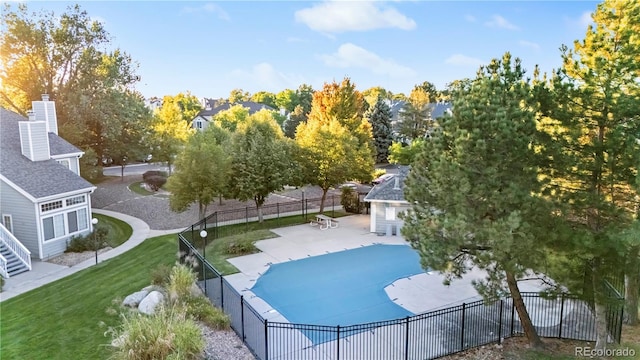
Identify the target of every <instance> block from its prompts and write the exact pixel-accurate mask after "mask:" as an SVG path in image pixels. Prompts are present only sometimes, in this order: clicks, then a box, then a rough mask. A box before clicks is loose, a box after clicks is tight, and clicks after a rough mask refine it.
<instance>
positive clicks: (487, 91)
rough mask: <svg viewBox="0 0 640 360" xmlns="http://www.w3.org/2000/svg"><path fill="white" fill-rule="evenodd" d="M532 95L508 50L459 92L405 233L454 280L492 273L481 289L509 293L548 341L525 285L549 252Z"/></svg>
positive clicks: (420, 166)
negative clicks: (522, 291)
mask: <svg viewBox="0 0 640 360" xmlns="http://www.w3.org/2000/svg"><path fill="white" fill-rule="evenodd" d="M530 96H531V91H530V86H529V84H528V83H527V82H526V81H525V80H524V70H523V69H522V67H521V63H520V61H519V60H518V59H516V60H515V61H513V62H512V59H511V56H510V55H509V54H508V53H507V54H505V55H504V57H503V58H502V60H493V61H492V62H491V64H490V65H488V66H487V67H486V68H484V69H481V71H480V72H479V73H478V77H477V78H476V79H475V80H474V81H473V83H472V85H471V86H470V88H469V89H468V91H467V92H465V93H461V94H457V97H456V101H455V102H454V107H453V109H454V110H453V116H452V117H445V118H444V119H443V120H442V124H441V128H439V129H438V130H437V131H435V132H434V135H433V137H432V138H431V139H430V140H429V141H425V143H424V147H423V151H422V152H421V153H420V155H419V156H418V159H417V160H416V162H415V163H414V164H413V166H412V169H411V171H410V173H409V176H408V178H407V180H406V188H405V197H406V199H407V201H409V203H410V204H412V208H411V209H410V210H409V211H408V212H407V213H406V214H403V217H404V220H405V225H404V226H403V228H402V234H403V235H404V236H405V237H406V238H407V240H409V241H410V243H411V244H412V246H413V247H414V248H415V249H417V250H418V251H419V253H420V256H421V259H422V264H423V265H424V266H425V267H428V268H431V269H434V270H438V271H441V272H443V273H444V274H445V276H446V279H447V281H450V280H451V279H454V278H457V277H461V276H462V275H463V274H465V273H466V272H467V271H469V270H470V269H472V268H473V267H478V268H480V269H483V270H485V271H486V272H487V277H486V279H485V280H484V281H479V282H476V283H474V285H475V287H476V289H477V290H478V291H479V292H480V293H481V294H482V295H483V296H484V297H485V298H486V299H495V298H496V297H498V296H501V295H504V294H507V293H509V294H511V296H512V298H513V300H514V305H515V308H516V310H517V313H518V316H519V318H520V322H521V323H522V327H523V329H524V332H525V335H526V336H527V338H528V340H529V343H530V344H531V345H533V346H540V345H541V344H542V343H541V341H540V338H539V336H538V334H537V332H536V329H535V328H534V327H533V324H532V322H531V319H530V317H529V313H528V311H527V309H526V306H525V304H524V301H523V299H522V297H521V295H520V290H519V287H518V283H517V280H518V278H519V277H521V276H523V275H525V274H526V273H527V270H528V269H536V268H537V267H538V266H539V265H540V262H542V260H543V259H544V258H545V252H544V247H543V246H541V241H540V240H541V239H543V238H544V237H542V236H541V235H546V234H544V231H540V230H539V229H540V227H539V225H540V224H541V223H544V221H543V219H544V216H545V211H544V206H543V201H541V200H540V199H539V198H538V197H536V196H534V195H533V194H537V193H539V192H540V184H539V182H538V179H537V167H536V164H535V162H534V161H533V160H534V159H536V154H535V152H534V150H533V149H534V146H533V145H535V144H534V143H532V141H533V140H532V139H535V138H536V136H535V135H536V123H535V120H536V118H535V113H534V112H533V111H532V110H531V109H530V108H529V107H528V106H527V103H528V99H529V97H530Z"/></svg>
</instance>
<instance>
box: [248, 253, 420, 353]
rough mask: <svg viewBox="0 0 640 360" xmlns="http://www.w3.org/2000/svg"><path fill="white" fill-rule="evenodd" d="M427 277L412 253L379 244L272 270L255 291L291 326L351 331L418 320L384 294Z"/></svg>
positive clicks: (267, 272)
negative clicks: (413, 279) (389, 288)
mask: <svg viewBox="0 0 640 360" xmlns="http://www.w3.org/2000/svg"><path fill="white" fill-rule="evenodd" d="M423 272H424V269H422V267H421V265H420V257H419V256H418V254H417V253H416V252H415V251H414V250H413V249H412V248H411V247H409V246H406V245H382V244H377V245H371V246H365V247H360V248H356V249H352V250H345V251H340V252H335V253H330V254H326V255H320V256H314V257H309V258H305V259H301V260H294V261H289V262H286V263H280V264H274V265H271V267H270V268H269V270H267V271H266V272H265V273H264V274H263V275H262V276H260V277H259V278H258V280H257V281H256V284H255V285H254V286H253V287H252V288H251V291H252V292H253V293H254V294H255V295H256V296H258V297H260V298H262V299H263V300H264V301H266V302H267V303H268V304H269V305H270V306H271V307H273V308H274V309H275V310H277V311H278V312H279V313H280V314H282V316H284V317H285V318H286V319H287V320H288V321H289V322H291V323H297V324H311V325H330V326H337V325H340V326H349V325H356V324H362V323H369V322H375V321H383V320H392V319H398V318H403V317H406V316H412V315H414V314H413V313H412V312H410V311H408V310H407V309H405V308H403V307H401V306H399V305H397V304H396V303H394V302H393V301H392V299H389V297H388V296H387V294H386V292H385V291H384V289H385V287H386V286H388V285H390V284H391V283H393V282H394V281H396V280H398V279H401V278H405V277H409V276H412V275H416V274H420V273H423ZM311 340H312V341H313V342H314V343H318V342H322V341H323V339H311Z"/></svg>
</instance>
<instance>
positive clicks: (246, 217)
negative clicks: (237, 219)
mask: <svg viewBox="0 0 640 360" xmlns="http://www.w3.org/2000/svg"><path fill="white" fill-rule="evenodd" d="M244 228H245V231H247V230H249V207H248V206H246V207H245V208H244Z"/></svg>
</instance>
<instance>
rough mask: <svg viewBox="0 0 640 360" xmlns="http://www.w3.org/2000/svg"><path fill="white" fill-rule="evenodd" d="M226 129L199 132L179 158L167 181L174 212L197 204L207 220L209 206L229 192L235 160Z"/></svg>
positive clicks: (215, 128)
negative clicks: (228, 182) (227, 141)
mask: <svg viewBox="0 0 640 360" xmlns="http://www.w3.org/2000/svg"><path fill="white" fill-rule="evenodd" d="M225 132H226V130H224V129H221V128H220V127H218V126H216V125H211V126H209V127H208V128H207V129H206V130H205V131H198V132H197V133H196V134H194V135H193V136H192V137H191V138H190V139H189V141H188V143H187V145H186V146H185V148H184V151H182V152H181V153H180V155H179V156H178V157H177V159H176V162H175V172H174V173H173V174H172V175H171V176H169V179H168V181H167V189H168V190H169V192H170V193H171V195H170V197H169V206H170V207H171V209H172V210H173V211H177V212H183V211H185V210H187V209H188V208H189V207H190V206H191V205H192V204H194V203H197V204H198V217H199V218H200V219H204V217H205V216H206V213H207V206H208V205H209V204H210V203H211V202H212V201H213V200H214V199H215V198H216V197H217V196H221V195H223V194H224V192H225V191H226V189H227V187H226V186H227V181H228V180H229V179H230V178H229V171H230V169H231V167H230V164H231V162H230V156H229V154H228V151H227V148H226V147H227V144H226V142H225V140H224V139H225V138H227V137H228V135H225ZM203 226H204V224H203Z"/></svg>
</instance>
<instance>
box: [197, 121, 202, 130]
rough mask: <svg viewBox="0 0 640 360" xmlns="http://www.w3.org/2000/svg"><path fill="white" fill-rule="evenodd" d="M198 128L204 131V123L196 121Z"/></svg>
mask: <svg viewBox="0 0 640 360" xmlns="http://www.w3.org/2000/svg"><path fill="white" fill-rule="evenodd" d="M196 126H197V127H198V129H202V121H196Z"/></svg>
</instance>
